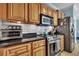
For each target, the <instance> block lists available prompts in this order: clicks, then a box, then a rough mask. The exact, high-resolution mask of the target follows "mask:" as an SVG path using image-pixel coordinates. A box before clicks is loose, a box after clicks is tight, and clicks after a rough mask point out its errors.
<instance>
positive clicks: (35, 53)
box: [33, 46, 46, 56]
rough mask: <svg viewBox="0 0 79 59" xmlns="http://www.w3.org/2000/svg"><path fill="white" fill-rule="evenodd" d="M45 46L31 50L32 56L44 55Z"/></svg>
mask: <svg viewBox="0 0 79 59" xmlns="http://www.w3.org/2000/svg"><path fill="white" fill-rule="evenodd" d="M45 55H46V52H45V46H42V47H39V48H37V49H34V50H33V56H45Z"/></svg>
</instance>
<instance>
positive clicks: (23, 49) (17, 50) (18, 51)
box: [5, 43, 31, 56]
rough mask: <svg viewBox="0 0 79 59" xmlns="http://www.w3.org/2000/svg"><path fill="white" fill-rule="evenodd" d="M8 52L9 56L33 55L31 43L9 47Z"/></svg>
mask: <svg viewBox="0 0 79 59" xmlns="http://www.w3.org/2000/svg"><path fill="white" fill-rule="evenodd" d="M6 51H7V52H5V53H6V54H7V56H19V55H24V54H25V55H31V43H26V44H20V45H14V46H11V47H7V48H6Z"/></svg>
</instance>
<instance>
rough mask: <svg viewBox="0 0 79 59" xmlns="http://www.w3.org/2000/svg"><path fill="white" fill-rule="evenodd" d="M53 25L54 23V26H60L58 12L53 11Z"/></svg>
mask: <svg viewBox="0 0 79 59" xmlns="http://www.w3.org/2000/svg"><path fill="white" fill-rule="evenodd" d="M53 23H54V26H57V25H58V17H57V11H56V10H53Z"/></svg>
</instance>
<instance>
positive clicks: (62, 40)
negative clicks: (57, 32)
mask: <svg viewBox="0 0 79 59" xmlns="http://www.w3.org/2000/svg"><path fill="white" fill-rule="evenodd" d="M63 50H64V35H61V51H63Z"/></svg>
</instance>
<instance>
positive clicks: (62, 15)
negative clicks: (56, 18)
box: [61, 12, 64, 20]
mask: <svg viewBox="0 0 79 59" xmlns="http://www.w3.org/2000/svg"><path fill="white" fill-rule="evenodd" d="M61 18H62V19H63V20H64V13H63V12H62V13H61Z"/></svg>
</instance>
